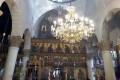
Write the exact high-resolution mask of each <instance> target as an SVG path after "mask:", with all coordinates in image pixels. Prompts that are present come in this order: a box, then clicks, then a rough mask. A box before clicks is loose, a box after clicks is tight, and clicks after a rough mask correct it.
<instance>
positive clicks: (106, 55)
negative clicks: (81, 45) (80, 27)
mask: <svg viewBox="0 0 120 80" xmlns="http://www.w3.org/2000/svg"><path fill="white" fill-rule="evenodd" d="M99 47H100V49H101V51H102V57H103V62H104V71H105V77H106V80H116V78H115V73H114V68H113V64H112V55H111V54H110V44H109V41H102V42H101V43H100V45H99Z"/></svg>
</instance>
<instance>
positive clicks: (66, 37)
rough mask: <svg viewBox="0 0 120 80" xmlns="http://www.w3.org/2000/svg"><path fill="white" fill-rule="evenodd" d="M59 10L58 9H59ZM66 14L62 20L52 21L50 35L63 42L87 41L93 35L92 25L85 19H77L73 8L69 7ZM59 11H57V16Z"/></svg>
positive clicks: (91, 22) (90, 21) (60, 18)
mask: <svg viewBox="0 0 120 80" xmlns="http://www.w3.org/2000/svg"><path fill="white" fill-rule="evenodd" d="M59 10H60V9H59ZM67 11H68V13H67V14H66V15H65V17H64V18H62V17H60V16H59V18H58V19H57V20H56V21H54V25H53V26H52V27H51V32H52V34H53V35H54V36H55V37H56V38H57V39H60V40H62V41H64V42H69V43H77V42H80V41H81V40H82V39H87V38H88V37H90V36H92V34H93V33H94V23H93V21H92V20H90V19H88V18H86V17H79V16H78V14H77V13H75V7H74V6H71V5H70V6H69V7H68V8H67ZM59 13H61V11H58V14H59Z"/></svg>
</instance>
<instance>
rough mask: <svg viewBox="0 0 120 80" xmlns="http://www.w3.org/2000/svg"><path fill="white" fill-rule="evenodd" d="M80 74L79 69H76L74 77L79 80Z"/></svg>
mask: <svg viewBox="0 0 120 80" xmlns="http://www.w3.org/2000/svg"><path fill="white" fill-rule="evenodd" d="M78 74H79V68H74V77H75V80H79V79H78Z"/></svg>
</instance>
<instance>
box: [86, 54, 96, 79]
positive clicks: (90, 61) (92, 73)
mask: <svg viewBox="0 0 120 80" xmlns="http://www.w3.org/2000/svg"><path fill="white" fill-rule="evenodd" d="M86 62H87V71H88V78H89V79H90V80H95V71H94V64H93V58H92V57H90V56H88V57H87V61H86Z"/></svg>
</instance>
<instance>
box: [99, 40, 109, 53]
mask: <svg viewBox="0 0 120 80" xmlns="http://www.w3.org/2000/svg"><path fill="white" fill-rule="evenodd" d="M99 48H100V49H101V50H102V51H109V50H110V43H109V41H101V42H100V43H99Z"/></svg>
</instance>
